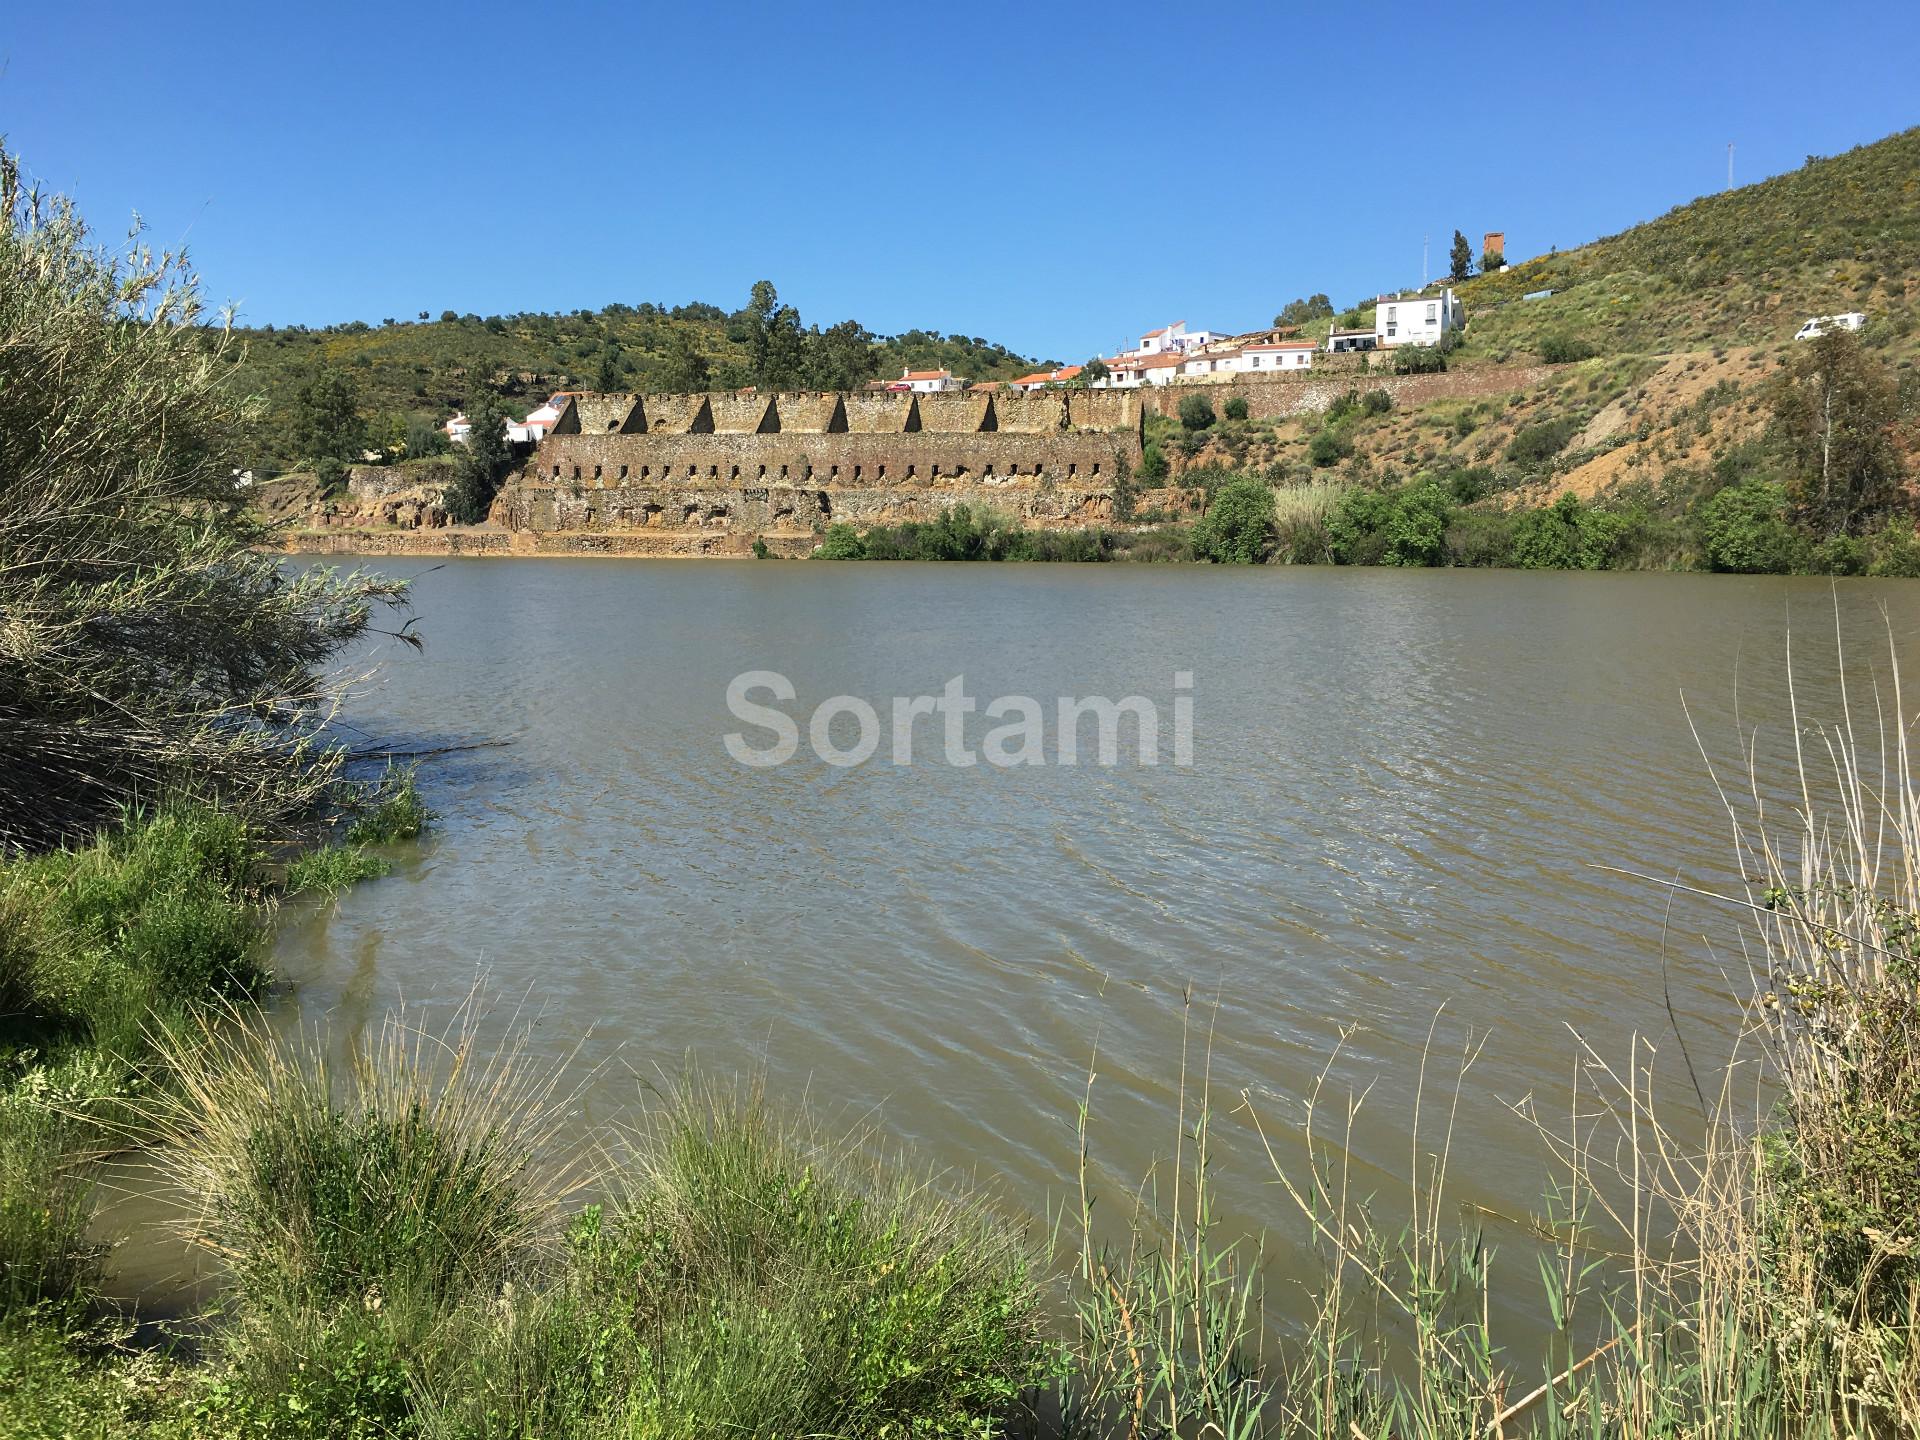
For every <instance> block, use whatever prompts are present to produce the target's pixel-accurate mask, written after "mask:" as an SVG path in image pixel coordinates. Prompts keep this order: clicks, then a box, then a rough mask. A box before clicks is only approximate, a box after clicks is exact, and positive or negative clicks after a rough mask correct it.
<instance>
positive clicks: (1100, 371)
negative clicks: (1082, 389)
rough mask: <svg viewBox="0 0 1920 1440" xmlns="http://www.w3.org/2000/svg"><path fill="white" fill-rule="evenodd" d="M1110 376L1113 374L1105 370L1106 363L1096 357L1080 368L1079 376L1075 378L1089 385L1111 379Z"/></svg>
mask: <svg viewBox="0 0 1920 1440" xmlns="http://www.w3.org/2000/svg"><path fill="white" fill-rule="evenodd" d="M1112 375H1113V372H1112V371H1110V370H1108V369H1107V362H1106V361H1104V360H1102V359H1101V358H1100V357H1099V356H1098V355H1096V356H1094V357H1093V358H1092V359H1091V360H1089V361H1087V363H1086V364H1085V365H1083V366H1081V367H1080V374H1079V375H1078V377H1076V378H1078V379H1080V380H1083V381H1085V382H1086V383H1087V384H1089V385H1091V384H1093V382H1094V381H1096V380H1107V379H1111V378H1112Z"/></svg>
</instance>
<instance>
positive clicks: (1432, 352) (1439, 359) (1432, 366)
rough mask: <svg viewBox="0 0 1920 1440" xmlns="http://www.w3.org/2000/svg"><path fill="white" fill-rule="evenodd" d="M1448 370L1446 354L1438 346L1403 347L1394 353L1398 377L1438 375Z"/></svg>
mask: <svg viewBox="0 0 1920 1440" xmlns="http://www.w3.org/2000/svg"><path fill="white" fill-rule="evenodd" d="M1446 368H1447V356H1446V352H1445V351H1443V350H1442V349H1440V347H1439V346H1437V345H1402V346H1401V347H1400V348H1399V349H1397V350H1395V351H1394V352H1393V373H1394V374H1396V375H1437V374H1439V373H1440V372H1441V371H1442V370H1444V369H1446Z"/></svg>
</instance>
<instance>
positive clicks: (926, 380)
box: [887, 370, 967, 395]
mask: <svg viewBox="0 0 1920 1440" xmlns="http://www.w3.org/2000/svg"><path fill="white" fill-rule="evenodd" d="M966 388H967V382H966V381H965V380H964V379H962V378H961V377H959V376H957V375H955V374H954V373H953V372H952V371H951V370H902V371H901V372H900V378H899V379H898V380H895V381H892V382H891V383H890V384H888V386H887V389H889V390H894V391H898V392H900V393H902V394H906V393H912V394H915V395H937V394H939V393H940V392H942V391H944V390H964V389H966Z"/></svg>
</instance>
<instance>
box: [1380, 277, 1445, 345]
mask: <svg viewBox="0 0 1920 1440" xmlns="http://www.w3.org/2000/svg"><path fill="white" fill-rule="evenodd" d="M1460 320H1461V310H1460V302H1459V301H1458V300H1456V299H1454V298H1453V289H1452V287H1451V286H1449V287H1448V288H1447V289H1445V290H1442V291H1441V292H1440V293H1439V294H1438V295H1382V296H1381V297H1380V299H1379V301H1378V302H1377V304H1376V305H1375V307H1374V312H1373V331H1374V335H1375V336H1376V338H1377V343H1379V344H1380V345H1382V346H1384V347H1387V348H1392V347H1394V346H1397V345H1438V344H1439V343H1440V342H1441V341H1442V340H1443V339H1445V338H1446V337H1447V335H1449V334H1450V333H1452V332H1453V331H1455V330H1458V329H1459V328H1460Z"/></svg>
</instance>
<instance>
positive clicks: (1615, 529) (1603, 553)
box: [1513, 494, 1623, 570]
mask: <svg viewBox="0 0 1920 1440" xmlns="http://www.w3.org/2000/svg"><path fill="white" fill-rule="evenodd" d="M1622 528H1623V526H1622V522H1621V520H1620V519H1619V517H1618V516H1615V515H1611V514H1609V513H1608V512H1606V511H1604V510H1595V509H1592V508H1591V507H1589V506H1586V505H1583V504H1581V502H1580V497H1579V496H1577V495H1572V494H1567V495H1562V496H1561V497H1560V498H1559V499H1558V500H1556V501H1554V502H1553V504H1551V505H1548V506H1544V507H1542V508H1541V509H1538V510H1529V511H1527V512H1526V513H1525V514H1524V515H1522V516H1520V518H1519V520H1518V521H1517V522H1516V523H1515V524H1514V527H1513V563H1514V564H1515V565H1517V566H1519V567H1520V568H1521V569H1522V570H1604V569H1606V568H1607V566H1608V564H1609V563H1610V562H1611V560H1612V558H1613V553H1614V547H1615V546H1616V545H1617V544H1618V542H1619V539H1620V533H1621V530H1622Z"/></svg>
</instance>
